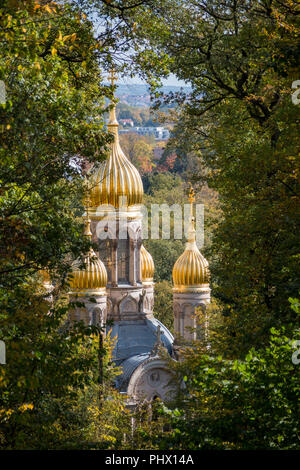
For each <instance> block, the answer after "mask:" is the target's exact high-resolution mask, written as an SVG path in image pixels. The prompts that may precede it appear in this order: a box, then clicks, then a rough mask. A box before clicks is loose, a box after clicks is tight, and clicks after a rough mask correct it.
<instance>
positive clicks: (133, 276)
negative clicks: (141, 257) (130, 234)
mask: <svg viewBox="0 0 300 470" xmlns="http://www.w3.org/2000/svg"><path fill="white" fill-rule="evenodd" d="M136 247H137V242H136V240H133V239H132V238H130V239H129V253H130V254H129V281H130V284H131V285H133V286H136V285H137V283H136V281H137V270H136Z"/></svg>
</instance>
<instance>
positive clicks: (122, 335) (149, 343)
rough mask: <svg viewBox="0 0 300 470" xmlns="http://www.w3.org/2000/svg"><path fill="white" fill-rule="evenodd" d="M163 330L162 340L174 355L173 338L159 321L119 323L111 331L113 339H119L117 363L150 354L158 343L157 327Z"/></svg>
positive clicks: (116, 355) (115, 358)
mask: <svg viewBox="0 0 300 470" xmlns="http://www.w3.org/2000/svg"><path fill="white" fill-rule="evenodd" d="M158 326H160V329H161V340H162V342H163V344H164V346H165V347H166V348H167V350H168V352H169V354H171V353H172V343H173V339H174V338H173V336H172V334H171V333H170V331H169V330H168V329H167V328H166V327H165V326H164V325H163V324H162V323H161V322H160V321H158V320H156V319H155V318H153V319H142V320H138V321H137V320H136V321H119V322H116V323H115V324H114V325H113V327H112V328H111V327H110V328H109V329H111V330H112V331H111V338H115V337H116V338H117V342H116V345H115V348H114V351H113V359H114V360H115V361H116V362H118V363H119V362H121V361H125V360H126V359H128V358H130V357H132V356H139V355H141V354H147V353H150V352H151V350H152V349H153V346H154V344H155V342H156V332H157V327H158Z"/></svg>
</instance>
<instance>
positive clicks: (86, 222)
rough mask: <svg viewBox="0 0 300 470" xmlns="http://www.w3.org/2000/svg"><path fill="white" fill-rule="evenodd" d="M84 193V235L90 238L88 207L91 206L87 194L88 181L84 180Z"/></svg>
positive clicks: (88, 193)
mask: <svg viewBox="0 0 300 470" xmlns="http://www.w3.org/2000/svg"><path fill="white" fill-rule="evenodd" d="M85 186H86V188H85V192H84V197H83V205H84V207H85V212H86V216H85V218H84V219H85V220H84V235H85V236H87V237H89V238H92V232H91V220H90V217H89V207H90V204H91V198H90V192H89V185H88V180H87V178H85Z"/></svg>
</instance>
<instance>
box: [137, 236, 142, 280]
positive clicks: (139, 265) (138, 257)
mask: <svg viewBox="0 0 300 470" xmlns="http://www.w3.org/2000/svg"><path fill="white" fill-rule="evenodd" d="M141 246H142V239H141V238H138V240H137V244H136V255H137V256H136V280H137V282H139V283H140V282H142V265H141Z"/></svg>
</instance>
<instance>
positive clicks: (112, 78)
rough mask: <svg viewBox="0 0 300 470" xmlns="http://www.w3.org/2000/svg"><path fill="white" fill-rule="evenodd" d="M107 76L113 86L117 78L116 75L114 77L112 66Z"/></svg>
mask: <svg viewBox="0 0 300 470" xmlns="http://www.w3.org/2000/svg"><path fill="white" fill-rule="evenodd" d="M108 78H109V79H110V83H111V86H114V84H115V80H116V79H117V77H116V72H115V69H114V68H113V67H112V69H111V71H110V75H109V76H108Z"/></svg>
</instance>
